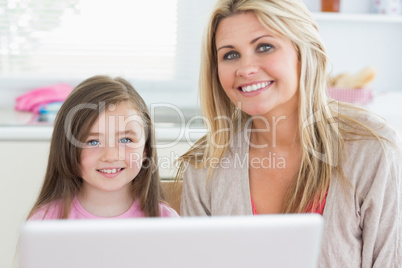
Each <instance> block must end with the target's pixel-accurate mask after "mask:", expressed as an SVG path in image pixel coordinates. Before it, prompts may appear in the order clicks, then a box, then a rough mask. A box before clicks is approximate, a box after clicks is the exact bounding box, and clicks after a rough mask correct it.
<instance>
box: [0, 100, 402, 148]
mask: <svg viewBox="0 0 402 268" xmlns="http://www.w3.org/2000/svg"><path fill="white" fill-rule="evenodd" d="M401 104H402V92H382V93H377V94H375V95H374V98H373V101H372V102H371V103H369V104H368V105H366V106H365V107H363V108H365V109H368V110H370V111H373V112H374V113H376V114H378V115H379V116H381V117H383V118H385V119H386V120H387V121H388V122H389V124H390V125H391V126H393V127H394V128H395V129H397V130H398V131H400V133H401V134H402V109H400V106H401ZM164 114H166V113H164ZM185 114H187V115H191V116H197V115H196V114H191V113H189V112H185ZM191 116H189V117H188V118H186V120H185V121H183V122H181V121H177V118H173V117H172V118H173V119H172V120H173V121H175V122H176V123H174V122H173V123H172V121H169V120H170V119H169V117H166V118H162V117H159V118H156V119H157V120H155V121H157V122H155V132H156V138H157V141H158V142H159V143H166V142H169V143H170V142H172V141H183V140H187V141H189V142H190V141H195V140H197V139H198V138H200V137H202V136H203V135H204V134H205V133H206V129H205V128H204V127H203V126H202V124H201V123H200V120H198V122H197V120H193V121H192V120H190V121H189V120H188V119H189V118H191ZM178 122H179V123H178ZM52 131H53V126H52V124H51V123H46V122H44V123H42V122H37V121H36V118H33V115H32V114H31V113H27V112H17V111H15V110H14V109H12V108H11V107H9V108H0V140H45V141H46V140H50V138H51V135H52Z"/></svg>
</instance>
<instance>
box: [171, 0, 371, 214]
mask: <svg viewBox="0 0 402 268" xmlns="http://www.w3.org/2000/svg"><path fill="white" fill-rule="evenodd" d="M242 12H252V13H254V14H255V15H256V17H257V18H258V20H259V21H260V22H261V23H262V25H264V26H265V27H266V28H267V29H269V30H271V31H274V32H275V33H276V34H278V35H280V36H284V37H286V38H287V39H289V40H290V41H291V42H292V43H293V46H294V48H295V50H296V52H297V55H298V60H299V64H300V80H299V107H298V114H299V127H300V143H301V144H302V159H301V164H300V169H299V172H298V174H297V177H296V178H295V180H294V183H293V185H292V186H291V187H290V189H289V192H288V198H286V200H287V201H286V204H284V208H283V212H285V213H287V212H303V211H305V210H306V209H307V208H309V207H311V208H314V207H316V205H318V204H319V203H320V202H321V200H322V199H323V198H324V195H325V193H326V192H327V189H328V187H329V183H330V179H331V177H332V176H333V173H334V172H335V171H336V172H338V174H339V175H340V177H341V178H344V176H343V173H342V169H341V165H338V163H339V162H340V161H341V157H342V152H343V143H344V139H343V138H342V136H343V135H342V134H346V133H349V134H353V133H355V131H353V129H354V128H353V127H352V126H353V124H355V123H357V124H360V123H359V122H357V121H356V120H353V119H352V118H349V117H347V116H345V115H342V114H340V113H339V112H338V103H337V102H333V101H332V102H331V101H330V100H328V99H327V97H326V92H325V89H326V86H327V78H328V74H327V62H328V60H327V55H326V52H325V49H324V46H323V44H322V42H321V38H320V36H319V33H318V28H317V25H316V23H315V21H314V19H313V17H312V15H311V13H310V12H309V11H308V9H307V8H306V7H305V5H304V4H303V2H302V1H301V0H218V2H217V3H216V5H215V8H214V9H213V11H212V15H211V17H210V20H209V22H208V24H207V28H206V31H205V34H204V39H203V43H202V49H201V69H200V80H199V88H200V103H201V110H202V113H203V115H204V116H205V117H206V119H207V121H208V124H209V126H210V128H209V129H208V134H207V135H206V136H204V137H203V138H201V139H200V140H199V141H197V143H196V144H195V145H194V146H193V147H192V148H191V149H190V150H189V151H188V152H187V153H186V154H184V155H183V156H181V158H179V163H180V165H179V170H178V173H177V176H176V178H177V179H180V178H181V177H182V176H183V172H184V169H185V166H186V163H187V162H188V163H190V164H191V165H193V166H195V167H196V168H202V167H205V166H207V167H208V168H209V173H208V174H209V176H210V175H211V174H212V172H213V169H214V168H215V167H216V166H214V165H213V163H212V162H211V163H209V162H208V159H214V158H215V159H216V158H219V159H221V158H222V157H223V156H224V154H225V153H226V151H227V149H228V148H229V146H225V145H228V144H229V142H228V141H229V139H230V137H231V135H232V133H229V132H227V131H219V130H221V129H229V128H231V126H238V125H242V126H244V122H246V120H247V119H248V118H249V116H248V115H247V114H245V113H244V112H242V111H240V110H239V109H238V108H237V107H236V106H235V104H233V103H232V102H231V101H230V99H229V98H228V97H227V96H226V94H225V91H224V90H223V88H222V86H221V84H220V82H219V77H218V66H217V52H216V47H215V34H216V30H217V27H218V25H219V23H220V22H221V21H222V20H223V19H225V18H228V17H230V16H233V15H236V14H239V13H242ZM234 27H235V26H234ZM340 105H342V104H340ZM226 117H229V118H230V120H231V122H230V123H229V122H228V120H227V119H226ZM338 123H341V124H338ZM342 125H343V126H345V128H343V127H342ZM360 125H361V124H360ZM361 126H362V129H367V130H368V133H369V134H368V135H371V132H372V131H371V130H370V128H368V127H365V126H364V125H361ZM233 131H236V130H234V129H233ZM362 133H363V132H362ZM362 135H366V134H362ZM200 153H201V154H202V156H203V157H202V158H201V159H200V157H198V158H197V155H198V156H199V155H200ZM215 164H216V162H215Z"/></svg>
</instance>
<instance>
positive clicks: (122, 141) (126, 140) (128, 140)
mask: <svg viewBox="0 0 402 268" xmlns="http://www.w3.org/2000/svg"><path fill="white" fill-rule="evenodd" d="M120 142H121V143H130V142H132V140H131V139H130V138H122V139H121V140H120Z"/></svg>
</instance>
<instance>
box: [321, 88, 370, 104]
mask: <svg viewBox="0 0 402 268" xmlns="http://www.w3.org/2000/svg"><path fill="white" fill-rule="evenodd" d="M327 95H328V97H330V98H332V99H334V100H338V101H342V102H349V103H354V104H359V105H365V104H367V103H369V102H371V101H372V100H373V92H372V91H371V89H369V88H358V89H350V88H328V89H327Z"/></svg>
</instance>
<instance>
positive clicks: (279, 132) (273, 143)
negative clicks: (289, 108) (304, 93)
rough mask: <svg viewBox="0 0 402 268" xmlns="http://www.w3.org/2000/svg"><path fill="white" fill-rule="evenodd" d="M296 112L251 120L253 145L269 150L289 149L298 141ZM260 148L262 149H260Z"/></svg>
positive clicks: (298, 130)
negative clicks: (265, 147) (266, 147)
mask: <svg viewBox="0 0 402 268" xmlns="http://www.w3.org/2000/svg"><path fill="white" fill-rule="evenodd" d="M298 120H299V118H298V112H297V110H295V111H293V112H291V113H288V114H282V115H274V114H270V115H267V116H264V117H261V116H260V117H255V118H253V124H252V130H251V141H252V143H253V145H257V146H260V147H261V146H266V145H268V147H271V148H291V147H294V146H295V145H298V144H299V143H300V141H299V133H300V129H299V121H298ZM261 148H262V147H261Z"/></svg>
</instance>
